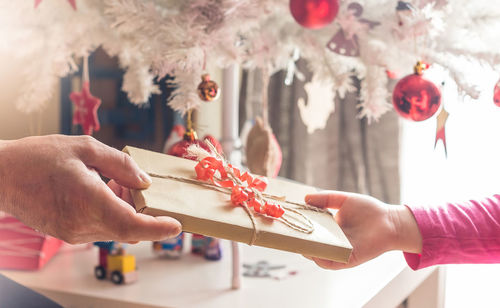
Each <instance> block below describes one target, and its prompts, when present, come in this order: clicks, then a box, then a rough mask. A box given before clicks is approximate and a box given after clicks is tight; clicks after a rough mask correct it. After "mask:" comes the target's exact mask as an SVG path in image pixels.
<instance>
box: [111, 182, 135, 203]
mask: <svg viewBox="0 0 500 308" xmlns="http://www.w3.org/2000/svg"><path fill="white" fill-rule="evenodd" d="M108 187H109V188H111V190H112V191H113V193H114V194H115V195H116V196H118V197H119V198H120V199H122V200H123V201H125V202H127V203H128V204H130V205H132V206H134V199H132V194H131V192H130V189H128V188H125V187H123V186H121V185H120V184H118V183H116V182H115V180H111V181H109V182H108ZM134 208H135V206H134Z"/></svg>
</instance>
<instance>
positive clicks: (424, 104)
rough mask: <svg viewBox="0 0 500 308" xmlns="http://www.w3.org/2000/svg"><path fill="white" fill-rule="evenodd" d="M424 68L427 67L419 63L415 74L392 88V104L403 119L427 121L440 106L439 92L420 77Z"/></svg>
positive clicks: (434, 86) (432, 84)
mask: <svg viewBox="0 0 500 308" xmlns="http://www.w3.org/2000/svg"><path fill="white" fill-rule="evenodd" d="M417 67H418V68H417ZM425 68H427V65H424V64H421V63H420V62H419V63H418V64H417V66H416V67H415V74H412V75H408V76H406V77H404V78H403V79H401V80H400V81H399V82H398V83H397V84H396V87H395V88H394V92H393V94H392V103H393V105H394V108H395V109H396V111H397V112H398V113H399V115H401V116H402V117H403V118H405V119H408V120H412V121H416V122H418V121H424V120H427V119H428V118H430V117H432V116H433V115H434V114H435V113H436V112H437V111H438V109H439V106H440V105H441V91H440V90H439V89H438V87H437V86H436V85H435V84H434V83H432V82H430V81H428V80H426V79H425V78H423V77H422V70H423V69H425Z"/></svg>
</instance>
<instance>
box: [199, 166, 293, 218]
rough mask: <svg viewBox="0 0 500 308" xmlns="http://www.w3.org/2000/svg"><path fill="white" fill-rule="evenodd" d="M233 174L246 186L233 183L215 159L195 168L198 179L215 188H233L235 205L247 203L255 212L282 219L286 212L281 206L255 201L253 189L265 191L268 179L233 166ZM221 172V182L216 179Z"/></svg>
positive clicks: (232, 199)
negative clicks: (243, 171)
mask: <svg viewBox="0 0 500 308" xmlns="http://www.w3.org/2000/svg"><path fill="white" fill-rule="evenodd" d="M228 167H229V168H230V169H231V170H232V173H233V174H234V175H235V176H236V177H237V178H238V179H239V180H240V181H241V182H243V183H246V185H238V184H237V183H235V182H234V181H232V180H231V179H230V178H229V177H228V175H227V172H226V169H225V168H224V165H223V163H222V162H221V161H220V160H218V159H216V158H215V157H206V158H204V159H202V160H201V161H200V162H199V163H198V164H197V165H196V166H195V167H194V169H195V171H196V175H197V179H198V180H201V181H209V182H211V183H212V184H214V185H215V186H218V187H224V188H231V203H232V204H233V205H235V206H236V205H244V203H245V202H247V204H248V206H249V207H252V208H253V209H254V210H255V212H257V213H260V214H264V215H267V216H271V217H274V218H280V217H281V216H282V215H283V214H284V213H285V211H284V210H283V208H282V207H281V206H280V205H279V204H270V203H267V202H265V201H264V202H262V201H259V200H257V199H255V193H254V192H253V191H252V189H256V190H258V191H261V192H262V191H264V190H265V189H266V187H267V179H266V178H265V177H255V178H254V177H253V176H252V175H250V174H249V173H248V172H245V173H243V174H241V171H240V170H239V169H238V168H235V167H233V166H232V165H229V166H228ZM216 172H219V175H220V180H219V179H217V178H215V173H216Z"/></svg>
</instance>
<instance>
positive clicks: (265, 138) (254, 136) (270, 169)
mask: <svg viewBox="0 0 500 308" xmlns="http://www.w3.org/2000/svg"><path fill="white" fill-rule="evenodd" d="M261 73H262V118H260V117H257V118H256V119H255V125H254V126H253V127H252V129H251V130H250V132H249V133H248V137H247V139H246V142H245V149H246V163H247V166H248V169H250V171H251V172H252V173H254V174H258V175H263V176H267V177H276V176H278V173H279V171H280V168H281V162H282V158H283V153H282V152H281V147H280V145H279V143H278V140H277V139H276V136H275V135H274V134H273V130H272V129H271V125H269V120H268V118H269V107H268V94H269V93H268V89H269V80H270V75H269V71H268V69H267V68H262V70H261Z"/></svg>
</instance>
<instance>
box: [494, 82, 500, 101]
mask: <svg viewBox="0 0 500 308" xmlns="http://www.w3.org/2000/svg"><path fill="white" fill-rule="evenodd" d="M493 101H494V102H495V105H497V106H498V107H500V80H499V81H498V82H497V84H496V85H495V90H494V92H493Z"/></svg>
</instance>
